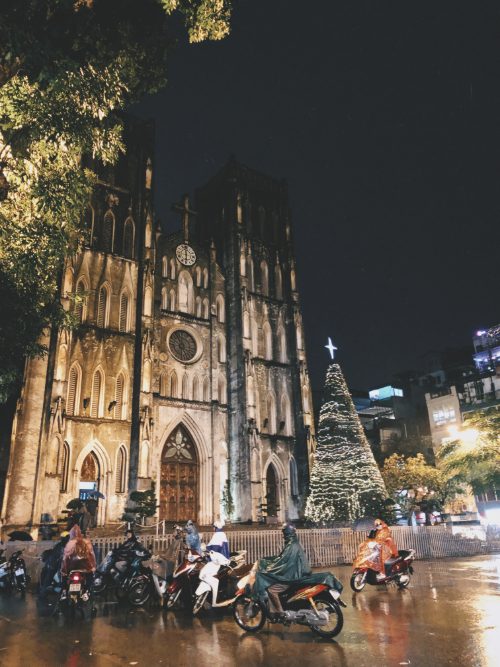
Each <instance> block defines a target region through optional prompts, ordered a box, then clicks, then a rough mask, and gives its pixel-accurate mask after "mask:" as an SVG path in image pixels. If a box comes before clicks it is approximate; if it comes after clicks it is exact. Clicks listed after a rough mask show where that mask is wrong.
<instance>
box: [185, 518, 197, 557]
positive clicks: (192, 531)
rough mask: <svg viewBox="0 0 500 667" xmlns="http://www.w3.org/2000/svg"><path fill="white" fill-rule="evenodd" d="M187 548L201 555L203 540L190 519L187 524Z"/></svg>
mask: <svg viewBox="0 0 500 667" xmlns="http://www.w3.org/2000/svg"><path fill="white" fill-rule="evenodd" d="M185 531H186V546H187V548H188V549H190V550H191V551H196V552H197V553H199V554H201V539H200V534H199V533H198V529H197V528H196V526H195V524H194V522H193V521H192V520H191V519H189V521H188V522H187V523H186V528H185Z"/></svg>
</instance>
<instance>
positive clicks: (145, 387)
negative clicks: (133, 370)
mask: <svg viewBox="0 0 500 667" xmlns="http://www.w3.org/2000/svg"><path fill="white" fill-rule="evenodd" d="M142 391H145V392H149V391H151V361H150V360H149V359H146V361H145V362H144V369H143V373H142Z"/></svg>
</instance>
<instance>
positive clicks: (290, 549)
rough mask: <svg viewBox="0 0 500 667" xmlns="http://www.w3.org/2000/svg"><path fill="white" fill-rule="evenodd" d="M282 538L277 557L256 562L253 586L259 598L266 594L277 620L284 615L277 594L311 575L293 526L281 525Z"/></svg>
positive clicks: (289, 524)
mask: <svg viewBox="0 0 500 667" xmlns="http://www.w3.org/2000/svg"><path fill="white" fill-rule="evenodd" d="M283 538H284V540H285V546H284V547H283V550H282V551H281V553H280V554H279V555H278V556H272V557H270V558H261V559H260V560H259V561H258V562H257V571H256V573H255V574H256V576H255V584H254V591H255V592H256V594H257V595H258V596H259V597H261V598H265V597H266V594H267V596H268V598H269V602H270V611H271V613H274V614H275V615H276V617H277V618H280V617H281V616H282V614H283V613H284V612H283V607H282V605H281V600H280V597H279V594H280V593H283V592H284V591H286V590H287V588H288V587H289V583H290V582H292V581H296V580H298V579H302V578H304V577H307V576H309V575H310V574H311V573H312V570H311V566H310V564H309V561H308V559H307V556H306V554H305V552H304V549H303V548H302V546H301V544H300V542H299V538H298V536H297V531H296V529H295V526H294V525H293V524H291V523H285V524H283Z"/></svg>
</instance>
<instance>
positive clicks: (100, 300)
mask: <svg viewBox="0 0 500 667" xmlns="http://www.w3.org/2000/svg"><path fill="white" fill-rule="evenodd" d="M96 322H97V326H98V327H101V328H102V329H105V328H106V327H107V326H108V323H109V288H108V286H107V285H102V286H101V288H100V289H99V294H98V296H97V318H96Z"/></svg>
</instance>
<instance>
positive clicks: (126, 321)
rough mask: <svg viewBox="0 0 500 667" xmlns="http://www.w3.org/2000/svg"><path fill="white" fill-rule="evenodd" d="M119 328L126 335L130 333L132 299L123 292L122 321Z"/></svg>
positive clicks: (121, 302) (121, 303) (121, 301)
mask: <svg viewBox="0 0 500 667" xmlns="http://www.w3.org/2000/svg"><path fill="white" fill-rule="evenodd" d="M118 328H119V330H120V331H123V332H125V333H126V332H128V331H130V299H129V296H128V293H127V292H126V291H124V292H122V293H121V296H120V319H119V322H118Z"/></svg>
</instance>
